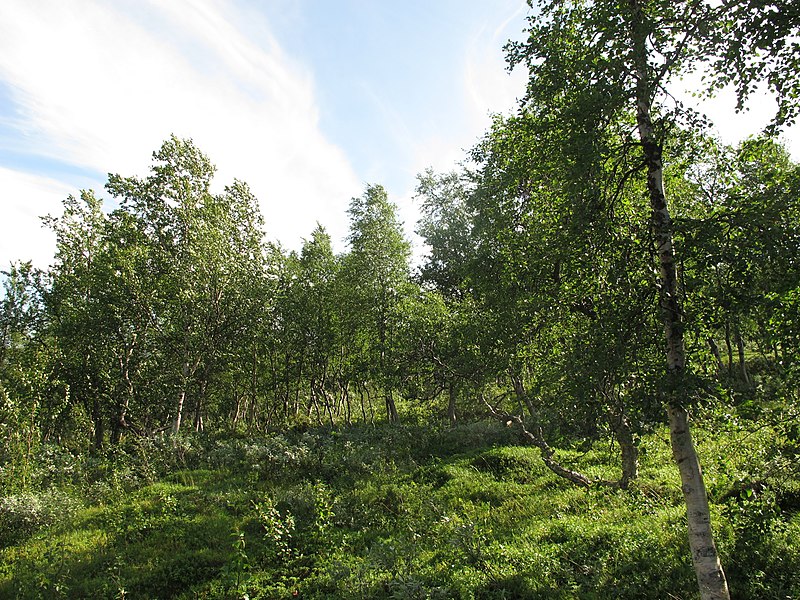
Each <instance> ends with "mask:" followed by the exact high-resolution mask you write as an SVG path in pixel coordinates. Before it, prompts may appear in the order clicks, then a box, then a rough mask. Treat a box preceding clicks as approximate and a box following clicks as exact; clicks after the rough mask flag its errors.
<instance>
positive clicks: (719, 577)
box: [630, 0, 730, 600]
mask: <svg viewBox="0 0 800 600" xmlns="http://www.w3.org/2000/svg"><path fill="white" fill-rule="evenodd" d="M630 6H631V8H632V11H633V15H632V16H633V21H632V23H631V25H632V28H631V43H632V52H633V54H632V56H633V61H634V76H635V79H636V122H637V126H638V130H639V139H640V141H641V144H642V149H643V151H644V159H645V165H646V166H647V189H648V192H649V196H650V208H651V211H652V219H651V227H652V232H653V238H654V240H655V243H656V249H657V252H658V261H659V267H660V269H659V272H660V279H661V298H660V309H661V317H662V320H663V323H664V335H665V338H666V343H667V356H666V358H667V377H668V378H670V379H672V380H673V383H674V384H675V385H674V386H671V387H672V388H673V389H674V388H676V387H678V386H679V385H680V377H681V374H682V372H683V370H684V368H685V366H686V355H685V348H684V342H683V323H682V313H681V307H680V303H679V299H678V298H679V294H678V292H679V290H678V280H677V271H676V267H675V259H674V255H673V241H672V240H673V230H672V220H671V218H670V214H669V209H668V206H667V197H666V194H665V192H664V171H663V164H662V157H661V147H660V145H659V143H658V141H657V139H656V136H655V133H654V129H653V121H652V117H651V113H650V107H651V102H652V98H653V96H652V94H653V90H652V88H651V85H652V83H651V81H650V80H649V79H648V77H649V72H650V70H649V69H648V66H649V65H648V61H647V56H648V54H647V35H648V31H647V26H646V22H645V18H644V14H643V12H642V6H641V0H630ZM683 400H684V399H683V398H681V397H680V390H679V389H678V390H676V394H674V395H673V397H672V398H669V400H668V407H667V412H668V415H669V428H670V439H671V441H672V454H673V457H674V459H675V462H676V463H677V465H678V470H679V471H680V476H681V481H682V483H683V485H682V488H683V495H684V500H685V503H686V516H687V521H688V527H689V547H690V549H691V553H692V561H693V563H694V570H695V575H696V576H697V583H698V586H699V588H700V597H701V598H702V599H703V600H729V599H730V593H729V592H728V583H727V581H726V579H725V573H724V571H723V570H722V565H721V564H720V561H719V555H718V553H717V548H716V546H715V544H714V537H713V534H712V530H711V513H710V510H709V507H708V495H707V493H706V488H705V484H704V483H703V474H702V471H701V470H700V462H699V460H698V458H697V453H696V451H695V447H694V442H693V441H692V436H691V432H690V429H689V419H688V415H687V413H686V410H685V408H684V407H683Z"/></svg>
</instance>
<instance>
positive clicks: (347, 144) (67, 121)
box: [0, 0, 800, 269]
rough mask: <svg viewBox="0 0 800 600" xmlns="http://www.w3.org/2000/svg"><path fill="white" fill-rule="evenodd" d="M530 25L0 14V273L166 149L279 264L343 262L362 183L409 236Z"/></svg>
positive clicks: (228, 14) (386, 15) (300, 13)
mask: <svg viewBox="0 0 800 600" xmlns="http://www.w3.org/2000/svg"><path fill="white" fill-rule="evenodd" d="M528 10H529V9H528V7H527V4H526V2H525V1H524V0H70V1H69V2H65V1H64V0H2V2H0V269H6V268H7V266H8V265H9V263H10V262H11V261H14V260H33V262H34V264H35V265H36V266H38V267H41V268H45V267H47V266H48V265H49V264H50V263H51V262H52V258H53V251H54V247H55V240H54V237H53V235H52V234H51V233H50V232H49V231H48V230H46V229H44V228H43V227H42V225H41V221H40V218H39V217H41V216H43V215H47V214H53V215H57V214H59V212H60V207H61V202H62V200H63V199H64V198H66V197H67V196H68V195H69V194H73V195H78V193H79V191H80V190H81V189H94V190H95V191H96V192H97V193H98V195H100V196H101V197H106V198H107V194H106V193H105V191H104V190H103V185H104V183H105V181H106V180H107V174H108V173H118V174H120V175H122V176H132V175H137V176H145V175H146V174H147V172H148V168H149V166H150V164H151V156H152V153H153V151H155V150H157V149H158V148H159V146H160V145H161V143H162V142H163V141H164V140H166V139H167V138H168V137H169V136H170V135H171V134H174V135H176V136H178V137H183V138H192V139H193V140H194V142H195V144H196V145H197V146H198V147H199V148H200V149H201V150H202V151H203V152H204V153H205V154H207V155H208V156H209V158H210V159H211V161H212V162H213V163H214V164H215V165H216V166H217V168H218V170H217V175H216V178H215V187H216V189H217V190H221V189H222V188H223V187H224V186H225V185H227V184H230V183H232V182H233V180H234V178H236V179H240V180H243V181H246V182H247V183H248V184H249V185H250V187H251V189H252V190H253V192H254V194H255V195H256V197H257V198H259V201H260V204H261V210H262V212H263V214H264V217H265V222H266V232H267V236H268V238H270V239H271V240H275V241H279V242H281V243H282V244H283V245H284V247H286V248H290V249H299V247H300V246H301V244H302V240H303V238H307V237H309V236H310V234H311V232H312V230H313V229H314V227H315V225H316V224H317V223H318V222H319V223H321V224H322V225H324V226H325V227H326V228H327V229H328V231H329V232H330V233H331V235H332V236H333V238H334V243H335V247H336V249H337V250H340V251H341V250H343V249H344V248H345V245H344V241H343V240H344V238H345V236H346V234H347V230H348V219H347V214H346V209H347V206H348V205H349V204H350V200H351V199H352V198H353V197H356V196H360V195H361V194H362V192H363V191H364V188H365V186H366V185H368V184H381V185H383V186H384V187H386V189H387V191H388V193H389V196H390V199H391V200H393V201H394V202H395V203H396V204H397V205H398V207H399V212H400V216H401V218H402V219H403V220H404V222H405V224H406V231H407V233H408V235H409V236H410V237H412V239H413V235H412V234H413V230H414V226H415V222H416V218H417V214H418V213H417V203H416V202H415V200H414V198H413V196H414V187H415V185H416V175H417V174H418V173H420V172H422V171H423V170H424V169H425V168H427V167H433V168H434V169H435V170H437V171H445V170H449V169H452V168H456V167H457V165H458V163H459V161H461V160H463V158H464V156H465V150H467V149H469V148H470V147H471V146H473V145H474V144H475V143H476V142H477V141H478V139H479V137H480V136H481V134H482V133H484V132H485V131H486V130H487V129H488V127H489V125H490V115H491V114H493V113H509V112H511V111H512V110H513V109H514V108H515V106H516V101H517V98H519V97H520V96H522V94H523V93H524V85H525V77H524V73H523V72H521V71H520V70H517V71H515V72H513V73H508V71H507V70H506V68H505V61H504V52H503V45H504V44H505V43H506V41H507V40H508V39H521V38H522V37H523V30H524V27H525V19H526V16H527V15H528ZM686 86H687V89H690V88H691V87H692V82H687V84H686ZM676 93H677V94H678V95H681V94H682V93H683V92H682V91H681V90H678V91H677V92H676ZM683 95H684V96H685V97H687V98H688V94H683ZM753 106H754V109H753V110H751V111H750V113H748V114H747V115H738V116H733V115H732V108H733V100H732V99H731V98H730V97H729V96H728V97H726V96H725V95H723V96H722V97H721V98H720V99H718V100H717V101H715V102H714V103H712V104H710V105H706V106H704V107H703V108H704V109H705V110H707V112H709V113H711V115H712V117H714V118H716V119H717V122H718V123H721V124H722V126H721V127H720V135H721V136H722V138H723V140H724V141H726V142H730V143H733V142H735V141H736V140H737V139H740V138H741V137H742V136H744V135H746V134H751V133H756V132H757V131H758V130H759V129H760V127H762V126H763V125H764V124H765V123H766V121H767V120H768V117H769V115H770V110H771V105H770V103H769V101H767V100H765V101H763V102H755V103H754V104H753ZM719 115H721V116H719ZM792 133H793V134H794V135H791V136H790V140H789V141H790V147H791V149H792V151H793V153H794V155H795V157H796V158H798V157H800V143H797V142H796V141H795V140H797V139H798V136H797V135H796V133H797V132H792ZM415 243H416V245H417V255H419V252H420V244H419V240H415Z"/></svg>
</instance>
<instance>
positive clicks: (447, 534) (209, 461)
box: [0, 419, 800, 599]
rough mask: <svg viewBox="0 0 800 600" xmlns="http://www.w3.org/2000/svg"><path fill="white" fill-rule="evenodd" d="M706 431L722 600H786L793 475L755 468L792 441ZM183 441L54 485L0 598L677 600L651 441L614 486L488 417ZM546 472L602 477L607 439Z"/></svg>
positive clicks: (686, 581)
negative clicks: (550, 456) (449, 424)
mask: <svg viewBox="0 0 800 600" xmlns="http://www.w3.org/2000/svg"><path fill="white" fill-rule="evenodd" d="M721 422H722V423H724V424H725V425H724V426H721V425H719V424H718V423H708V424H706V425H707V426H706V427H701V428H700V429H699V432H700V434H699V435H698V436H697V437H698V446H699V448H700V452H701V454H702V457H703V461H704V465H705V469H706V475H707V479H708V481H707V483H708V487H709V490H710V495H711V499H712V510H713V513H714V523H715V527H716V532H717V536H718V540H719V546H720V551H721V553H722V556H723V559H724V561H725V566H726V568H727V572H728V575H729V578H730V583H731V588H732V592H733V596H734V597H735V598H748V599H749V598H764V599H769V598H775V599H777V598H781V599H785V598H787V597H800V581H798V577H797V576H796V573H800V516H798V505H799V504H800V493H798V491H799V490H800V485H799V484H798V480H799V479H800V478H798V476H797V475H798V469H797V466H796V464H795V465H794V467H793V470H792V469H789V470H784V471H783V473H782V475H781V476H777V475H776V473H775V472H773V467H775V466H781V465H786V464H788V463H786V461H787V460H789V459H791V458H792V456H790V454H791V451H794V452H796V446H792V444H791V443H790V441H787V440H783V441H784V442H785V443H784V444H783V445H782V446H781V443H780V442H781V440H779V439H776V436H775V434H774V432H773V431H771V430H769V428H764V429H761V430H757V431H753V428H752V427H751V428H750V429H748V428H747V426H746V424H742V425H741V426H736V425H733V424H731V422H730V420H725V419H722V420H721ZM182 443H183V444H184V445H183V446H181V448H180V452H177V451H176V450H175V448H173V447H171V446H170V445H166V444H165V445H163V446H160V447H157V448H149V449H148V451H147V452H145V453H143V452H141V449H137V450H136V451H135V452H133V451H131V452H129V453H118V455H117V456H115V458H114V460H113V461H112V462H113V464H110V465H109V464H107V465H104V466H103V468H102V469H95V472H98V473H102V476H103V480H102V481H107V480H108V479H113V480H114V481H115V483H114V485H113V486H111V487H110V488H108V486H106V487H103V486H99V487H98V483H99V481H90V480H88V479H91V478H88V479H87V478H86V477H84V478H83V479H81V480H80V481H81V483H80V484H76V483H75V482H74V480H73V481H70V482H61V483H60V489H66V490H69V491H70V493H71V494H72V495H73V496H72V497H73V500H74V504H75V508H74V509H73V510H71V511H69V512H68V513H66V514H65V516H64V518H63V519H57V520H48V519H45V518H44V517H42V518H41V522H40V523H39V524H38V526H37V525H36V523H35V521H36V519H35V514H34V517H31V519H32V522H34V524H33V525H31V523H30V522H28V521H25V523H24V526H23V525H19V526H18V529H19V532H18V535H16V536H15V537H11V536H7V540H6V543H5V546H4V547H3V549H2V550H0V597H3V598H6V597H8V598H41V597H50V598H87V597H91V598H245V597H247V598H276V599H279V598H295V597H300V598H465V599H466V598H476V599H477V598H487V599H488V598H564V599H566V598H585V599H595V598H596V599H600V598H612V597H613V598H682V599H688V598H694V597H696V592H695V588H696V584H695V581H694V575H693V571H692V568H691V564H690V559H689V553H688V549H687V540H686V530H685V525H684V515H683V507H682V497H681V493H680V487H679V482H678V479H677V472H676V469H675V468H674V467H673V465H672V464H671V461H670V451H669V445H668V440H667V436H666V433H665V432H663V431H661V432H656V433H654V434H650V435H648V436H645V437H644V438H643V439H642V440H641V444H640V448H641V477H640V479H639V480H638V481H636V482H635V484H634V485H633V487H632V488H631V489H630V490H628V491H620V490H614V489H610V488H593V489H588V490H586V489H581V488H577V487H574V486H571V485H570V484H568V483H567V482H565V481H563V480H560V479H558V478H557V477H556V476H554V475H553V474H552V473H550V471H548V470H547V469H546V468H545V467H544V465H543V463H542V462H541V460H540V458H539V454H538V450H536V449H535V448H531V447H527V446H524V445H520V444H519V441H518V440H517V439H516V438H515V437H514V434H513V431H510V430H509V429H508V428H505V427H502V426H501V425H497V424H494V423H473V424H467V425H463V426H460V427H458V428H455V429H453V430H450V429H438V428H435V427H434V428H426V427H422V426H396V427H390V426H386V425H378V426H375V427H365V426H359V427H351V428H342V429H333V430H332V429H330V428H324V429H318V430H311V431H308V432H305V433H300V432H296V433H286V434H281V435H273V436H269V437H264V438H260V439H245V438H235V437H228V438H219V439H194V440H191V439H189V440H183V442H182ZM143 457H144V458H143ZM787 457H788V458H787ZM562 458H564V459H565V460H569V461H570V462H572V464H574V465H575V466H577V467H580V468H582V469H584V470H586V471H589V472H590V473H591V474H592V475H594V476H603V477H609V478H611V477H613V476H614V475H615V473H616V469H617V466H616V460H617V457H616V454H615V449H613V448H610V447H609V446H608V444H607V443H598V444H596V445H595V446H593V447H592V448H591V449H590V450H589V451H588V452H569V451H564V452H563V453H562ZM59 460H61V461H62V462H63V460H64V457H61V458H60V459H59ZM781 461H784V462H781ZM143 462H144V463H146V465H147V468H144V466H143V464H142V463H143ZM42 468H46V465H45V466H43V467H42ZM109 473H116V474H117V475H116V476H114V477H110V476H109ZM120 473H122V474H125V475H124V476H122V475H120ZM98 490H100V491H98ZM748 490H749V491H748ZM48 497H51V498H55V499H58V498H59V497H60V496H58V495H57V494H56V495H53V494H51V495H50V496H48ZM54 501H55V500H54ZM9 506H10V505H9ZM15 506H16V505H15ZM6 512H7V513H8V511H6ZM26 514H27V513H26ZM41 514H46V511H45V510H44V509H42V512H41ZM47 514H49V513H47ZM12 516H13V515H12ZM5 518H6V521H7V522H8V523H12V524H13V523H15V521H13V519H11V517H9V515H8V514H7V515H6V517H5ZM9 519H11V520H9ZM29 521H30V519H29ZM19 522H20V523H22V521H19Z"/></svg>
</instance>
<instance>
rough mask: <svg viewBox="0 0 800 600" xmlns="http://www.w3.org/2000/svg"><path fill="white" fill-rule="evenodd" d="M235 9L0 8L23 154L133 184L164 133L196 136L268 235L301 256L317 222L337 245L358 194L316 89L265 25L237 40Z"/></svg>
mask: <svg viewBox="0 0 800 600" xmlns="http://www.w3.org/2000/svg"><path fill="white" fill-rule="evenodd" d="M232 6H233V5H232V4H230V3H223V2H218V1H216V0H206V1H200V0H170V1H169V2H158V1H156V0H151V1H149V2H141V1H133V0H131V1H129V2H125V1H122V2H113V3H109V2H102V1H100V0H81V1H76V2H62V1H60V0H11V1H10V2H3V3H0V78H2V79H3V80H4V81H5V82H6V83H7V84H9V85H10V87H11V89H12V90H13V94H14V98H15V101H16V102H18V103H19V109H20V114H21V116H20V121H19V122H18V127H19V128H20V132H21V138H20V140H19V141H20V148H22V143H23V142H25V147H24V150H25V151H27V152H30V153H35V154H38V155H39V156H44V157H49V158H51V159H56V160H58V161H61V162H65V163H68V164H72V165H75V166H78V167H81V168H84V169H92V170H96V171H98V172H109V171H110V172H118V173H120V174H122V175H130V174H144V173H145V171H146V169H147V166H148V165H149V162H150V155H151V153H152V151H153V150H155V149H157V147H158V146H159V145H160V143H161V142H162V141H163V140H164V139H166V138H167V137H168V136H169V135H170V133H175V134H176V135H178V136H180V137H191V138H193V139H194V140H195V142H196V143H197V145H198V146H199V147H200V148H201V149H202V150H203V151H204V152H206V153H207V154H208V155H209V157H210V158H211V160H212V161H213V162H214V163H215V164H216V165H217V166H218V167H219V171H218V176H217V182H218V183H220V184H227V183H230V182H231V181H232V179H233V177H238V178H240V179H243V180H245V181H247V182H248V183H249V184H250V186H251V188H252V189H253V191H254V193H255V194H256V196H257V197H258V198H259V199H260V200H261V203H262V210H263V212H264V214H265V218H266V222H267V231H268V235H269V236H270V237H277V238H278V239H280V240H281V241H283V242H284V243H286V244H287V245H289V246H296V245H297V244H298V243H299V241H300V238H301V237H302V236H307V235H308V234H309V233H310V232H311V230H312V229H313V226H314V223H315V222H316V221H317V220H318V221H320V222H321V223H322V224H323V225H326V226H327V227H328V228H329V230H330V231H331V233H332V235H333V236H334V238H338V237H341V236H342V235H343V234H344V233H345V232H346V228H347V223H346V216H345V213H344V209H345V207H346V206H347V204H348V202H349V199H350V198H351V197H352V196H353V195H357V194H358V193H360V190H361V183H360V182H359V180H358V179H357V178H356V176H355V175H354V173H353V170H352V168H351V166H350V164H349V163H348V161H347V158H346V157H345V155H344V154H343V152H342V151H341V150H340V149H339V148H337V147H336V146H334V145H332V144H331V143H330V142H328V141H327V140H326V139H325V138H324V136H323V135H322V134H321V133H320V131H319V129H318V127H317V123H318V110H317V107H316V105H315V97H314V88H313V82H312V79H311V77H310V75H309V74H308V73H307V71H305V70H304V69H303V68H302V66H301V65H299V64H297V63H294V62H292V61H291V60H290V59H289V58H288V57H287V56H285V55H284V54H283V53H282V52H281V49H280V48H279V47H278V45H277V43H276V42H275V40H274V38H273V37H271V36H270V35H269V30H268V24H266V23H265V24H263V25H261V26H260V28H258V29H257V30H258V31H259V33H260V34H261V35H259V36H258V38H257V39H251V38H248V37H246V36H245V35H244V34H243V33H241V32H242V30H243V29H242V28H240V27H238V26H237V19H253V18H256V16H255V15H254V14H252V13H248V14H247V15H241V14H238V13H236V12H234V11H233V8H232ZM251 25H252V23H251ZM249 30H251V31H252V30H255V28H253V27H250V28H249ZM23 132H24V136H23ZM75 191H76V190H73V192H75ZM3 193H4V194H5V191H3ZM61 196H63V194H61ZM59 199H60V198H59ZM35 212H36V214H39V213H41V212H42V211H41V210H36V211H35ZM10 216H13V217H14V218H17V217H18V216H19V215H10ZM20 218H21V217H20Z"/></svg>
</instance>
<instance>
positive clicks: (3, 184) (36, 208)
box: [0, 167, 74, 270]
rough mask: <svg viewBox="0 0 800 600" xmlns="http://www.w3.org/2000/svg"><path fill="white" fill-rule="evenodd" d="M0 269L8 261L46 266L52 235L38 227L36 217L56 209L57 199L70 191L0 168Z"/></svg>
mask: <svg viewBox="0 0 800 600" xmlns="http://www.w3.org/2000/svg"><path fill="white" fill-rule="evenodd" d="M0 190H2V192H1V193H2V201H1V202H2V210H1V211H0V212H1V213H2V218H0V259H2V263H0V270H5V269H7V268H8V265H9V264H10V263H11V262H12V261H18V260H21V261H28V260H30V261H33V264H34V265H36V266H37V267H39V268H44V267H46V266H48V265H49V264H50V263H51V262H52V259H53V252H54V251H55V244H56V240H55V235H54V234H53V233H52V232H50V231H49V230H47V229H44V228H42V227H41V226H40V222H41V221H40V218H39V217H42V216H45V215H48V214H58V213H59V212H60V202H61V199H63V198H66V197H67V196H68V195H69V194H70V193H73V192H74V190H72V189H70V187H69V186H67V185H65V184H63V183H60V182H58V181H55V180H53V179H48V178H46V177H41V176H34V175H26V174H25V173H21V172H19V171H13V170H11V169H4V168H2V167H0Z"/></svg>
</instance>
